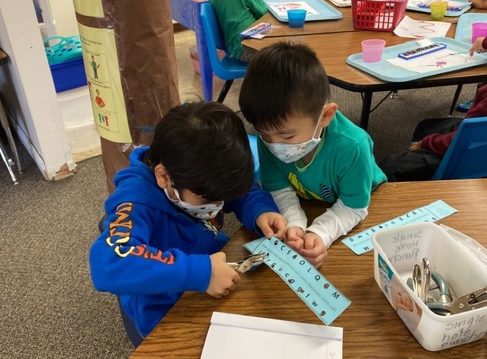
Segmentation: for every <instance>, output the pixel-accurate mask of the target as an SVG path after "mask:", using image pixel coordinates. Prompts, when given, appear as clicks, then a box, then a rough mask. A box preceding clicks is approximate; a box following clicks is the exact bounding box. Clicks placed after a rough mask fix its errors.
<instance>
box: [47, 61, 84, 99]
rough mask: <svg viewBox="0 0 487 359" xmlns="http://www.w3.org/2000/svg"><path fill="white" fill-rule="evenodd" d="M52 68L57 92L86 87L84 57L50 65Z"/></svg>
mask: <svg viewBox="0 0 487 359" xmlns="http://www.w3.org/2000/svg"><path fill="white" fill-rule="evenodd" d="M50 68H51V74H52V79H53V81H54V87H55V88H56V92H61V91H66V90H70V89H73V88H76V87H80V86H84V85H86V73H85V67H84V66H83V58H82V57H80V58H77V59H74V60H69V61H65V62H62V63H59V64H56V65H50Z"/></svg>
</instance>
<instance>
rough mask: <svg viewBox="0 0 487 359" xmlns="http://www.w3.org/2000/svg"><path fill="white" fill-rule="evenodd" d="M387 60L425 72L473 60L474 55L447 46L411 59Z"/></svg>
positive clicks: (407, 68)
mask: <svg viewBox="0 0 487 359" xmlns="http://www.w3.org/2000/svg"><path fill="white" fill-rule="evenodd" d="M386 61H387V62H389V63H391V64H393V65H394V66H398V67H401V68H403V69H406V70H409V71H414V72H419V73H421V74H424V73H427V72H431V71H435V70H438V69H444V68H448V67H452V66H455V65H460V64H465V63H467V62H469V61H472V57H470V55H469V54H468V53H458V52H455V51H452V50H449V49H448V48H446V49H444V50H440V51H436V52H432V53H430V54H427V55H424V56H420V57H417V58H415V59H411V60H404V59H402V58H400V57H395V58H392V59H387V60H386Z"/></svg>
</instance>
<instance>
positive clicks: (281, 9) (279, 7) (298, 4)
mask: <svg viewBox="0 0 487 359" xmlns="http://www.w3.org/2000/svg"><path fill="white" fill-rule="evenodd" d="M266 4H267V5H268V6H270V7H271V8H272V9H273V10H274V11H275V12H276V13H277V15H278V16H282V17H287V11H288V10H291V9H304V10H306V13H307V15H318V11H316V10H315V9H313V8H312V7H311V5H309V4H308V3H307V2H306V1H289V2H266Z"/></svg>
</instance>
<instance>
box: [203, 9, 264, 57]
mask: <svg viewBox="0 0 487 359" xmlns="http://www.w3.org/2000/svg"><path fill="white" fill-rule="evenodd" d="M210 3H211V5H212V6H213V9H214V10H215V13H216V16H217V18H218V22H219V23H220V27H221V29H222V32H223V37H224V38H225V46H226V47H227V50H228V51H229V52H230V54H231V55H232V56H233V57H235V58H236V59H238V58H240V56H241V55H242V44H241V43H240V41H241V40H240V33H241V32H242V31H244V30H245V29H247V28H248V27H250V25H252V24H253V23H254V22H255V21H256V20H258V19H259V18H261V17H262V16H264V14H265V13H266V12H267V8H266V6H265V3H264V1H263V0H210Z"/></svg>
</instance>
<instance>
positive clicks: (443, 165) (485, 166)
mask: <svg viewBox="0 0 487 359" xmlns="http://www.w3.org/2000/svg"><path fill="white" fill-rule="evenodd" d="M486 159H487V117H477V118H468V119H465V120H463V122H462V123H461V124H460V126H459V127H458V130H457V132H456V134H455V137H454V138H453V141H452V143H451V144H450V146H449V147H448V150H447V151H446V153H445V156H444V157H443V159H442V160H441V162H440V165H439V166H438V168H437V169H436V172H435V174H434V175H433V177H432V179H460V178H481V177H487V160H486Z"/></svg>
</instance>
